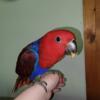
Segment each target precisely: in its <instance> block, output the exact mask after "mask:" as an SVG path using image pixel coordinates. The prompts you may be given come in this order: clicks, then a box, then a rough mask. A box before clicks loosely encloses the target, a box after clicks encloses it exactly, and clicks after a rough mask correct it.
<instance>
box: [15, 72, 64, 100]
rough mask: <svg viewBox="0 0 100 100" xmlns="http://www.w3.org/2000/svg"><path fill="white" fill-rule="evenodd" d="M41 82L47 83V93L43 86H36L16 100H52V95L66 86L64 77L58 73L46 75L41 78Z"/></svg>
mask: <svg viewBox="0 0 100 100" xmlns="http://www.w3.org/2000/svg"><path fill="white" fill-rule="evenodd" d="M41 81H45V82H46V83H47V86H46V88H47V92H46V91H45V89H44V88H43V87H42V86H41V85H39V84H35V85H33V86H31V87H30V88H28V89H27V90H26V91H24V92H23V93H21V94H20V95H19V96H17V97H16V98H15V100H50V97H51V95H52V93H55V92H57V91H59V89H60V88H61V87H62V86H64V77H61V76H60V75H59V74H58V73H49V74H46V75H44V76H43V77H42V78H41Z"/></svg>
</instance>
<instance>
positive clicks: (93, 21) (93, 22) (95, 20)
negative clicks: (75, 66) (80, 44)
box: [83, 0, 100, 100]
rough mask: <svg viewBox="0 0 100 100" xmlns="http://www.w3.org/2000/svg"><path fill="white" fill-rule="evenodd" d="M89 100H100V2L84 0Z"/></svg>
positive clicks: (99, 0) (97, 0)
mask: <svg viewBox="0 0 100 100" xmlns="http://www.w3.org/2000/svg"><path fill="white" fill-rule="evenodd" d="M83 4H84V39H85V62H86V86H87V100H100V0H84V2H83Z"/></svg>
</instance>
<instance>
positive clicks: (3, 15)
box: [0, 0, 86, 100]
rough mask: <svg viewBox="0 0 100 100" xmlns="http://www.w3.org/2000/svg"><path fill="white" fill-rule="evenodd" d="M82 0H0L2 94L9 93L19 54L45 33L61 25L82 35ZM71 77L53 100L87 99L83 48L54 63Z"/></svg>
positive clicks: (0, 78)
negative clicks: (73, 56) (75, 54)
mask: <svg viewBox="0 0 100 100" xmlns="http://www.w3.org/2000/svg"><path fill="white" fill-rule="evenodd" d="M82 13H83V12H82V0H0V51H1V52H0V96H10V95H11V90H12V88H13V85H14V82H15V80H16V77H17V75H16V74H15V64H16V59H17V56H18V53H19V52H20V50H21V49H22V48H23V47H24V46H25V45H26V44H28V43H30V42H31V41H33V40H36V39H38V38H39V37H41V36H42V35H44V34H45V32H47V31H49V30H51V29H53V28H57V27H62V26H71V27H75V28H77V29H79V30H80V31H81V33H82V35H83V15H82ZM55 69H60V70H61V71H63V72H64V74H65V76H66V77H67V78H68V81H67V83H66V87H64V88H63V89H62V92H60V93H58V94H57V95H56V96H55V98H54V100H61V99H63V100H67V99H68V100H85V97H86V95H85V94H86V92H85V65H84V51H83V52H82V53H81V54H80V55H79V56H78V57H76V58H75V59H71V58H69V57H65V58H64V60H62V61H61V62H59V63H58V64H56V65H55Z"/></svg>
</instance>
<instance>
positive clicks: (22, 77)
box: [15, 29, 77, 90]
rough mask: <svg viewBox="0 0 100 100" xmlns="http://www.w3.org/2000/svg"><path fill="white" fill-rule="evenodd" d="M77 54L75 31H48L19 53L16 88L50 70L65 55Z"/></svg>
mask: <svg viewBox="0 0 100 100" xmlns="http://www.w3.org/2000/svg"><path fill="white" fill-rule="evenodd" d="M75 54H77V44H76V37H75V35H74V33H72V32H71V31H69V30H66V29H56V30H51V31H49V32H47V33H46V34H45V35H44V36H43V37H41V38H40V39H38V40H36V41H34V42H32V43H30V44H28V45H27V46H26V47H25V48H23V49H22V51H21V53H20V54H19V56H18V60H17V63H16V73H17V74H18V78H17V80H16V84H15V90H17V89H18V88H20V87H21V86H23V85H25V84H29V83H31V82H32V81H33V80H35V78H36V77H37V76H41V75H42V74H44V73H45V72H48V71H49V69H50V68H51V67H53V65H54V64H56V63H57V62H58V61H60V60H61V59H62V58H63V57H65V55H71V56H74V55H75Z"/></svg>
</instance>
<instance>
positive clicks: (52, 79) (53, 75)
mask: <svg viewBox="0 0 100 100" xmlns="http://www.w3.org/2000/svg"><path fill="white" fill-rule="evenodd" d="M41 81H45V82H46V83H47V90H48V91H52V92H53V93H55V92H57V91H59V90H61V88H62V87H63V86H64V85H65V78H64V75H63V74H62V73H61V72H60V71H57V70H52V71H50V72H47V73H45V74H44V75H43V76H41Z"/></svg>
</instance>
